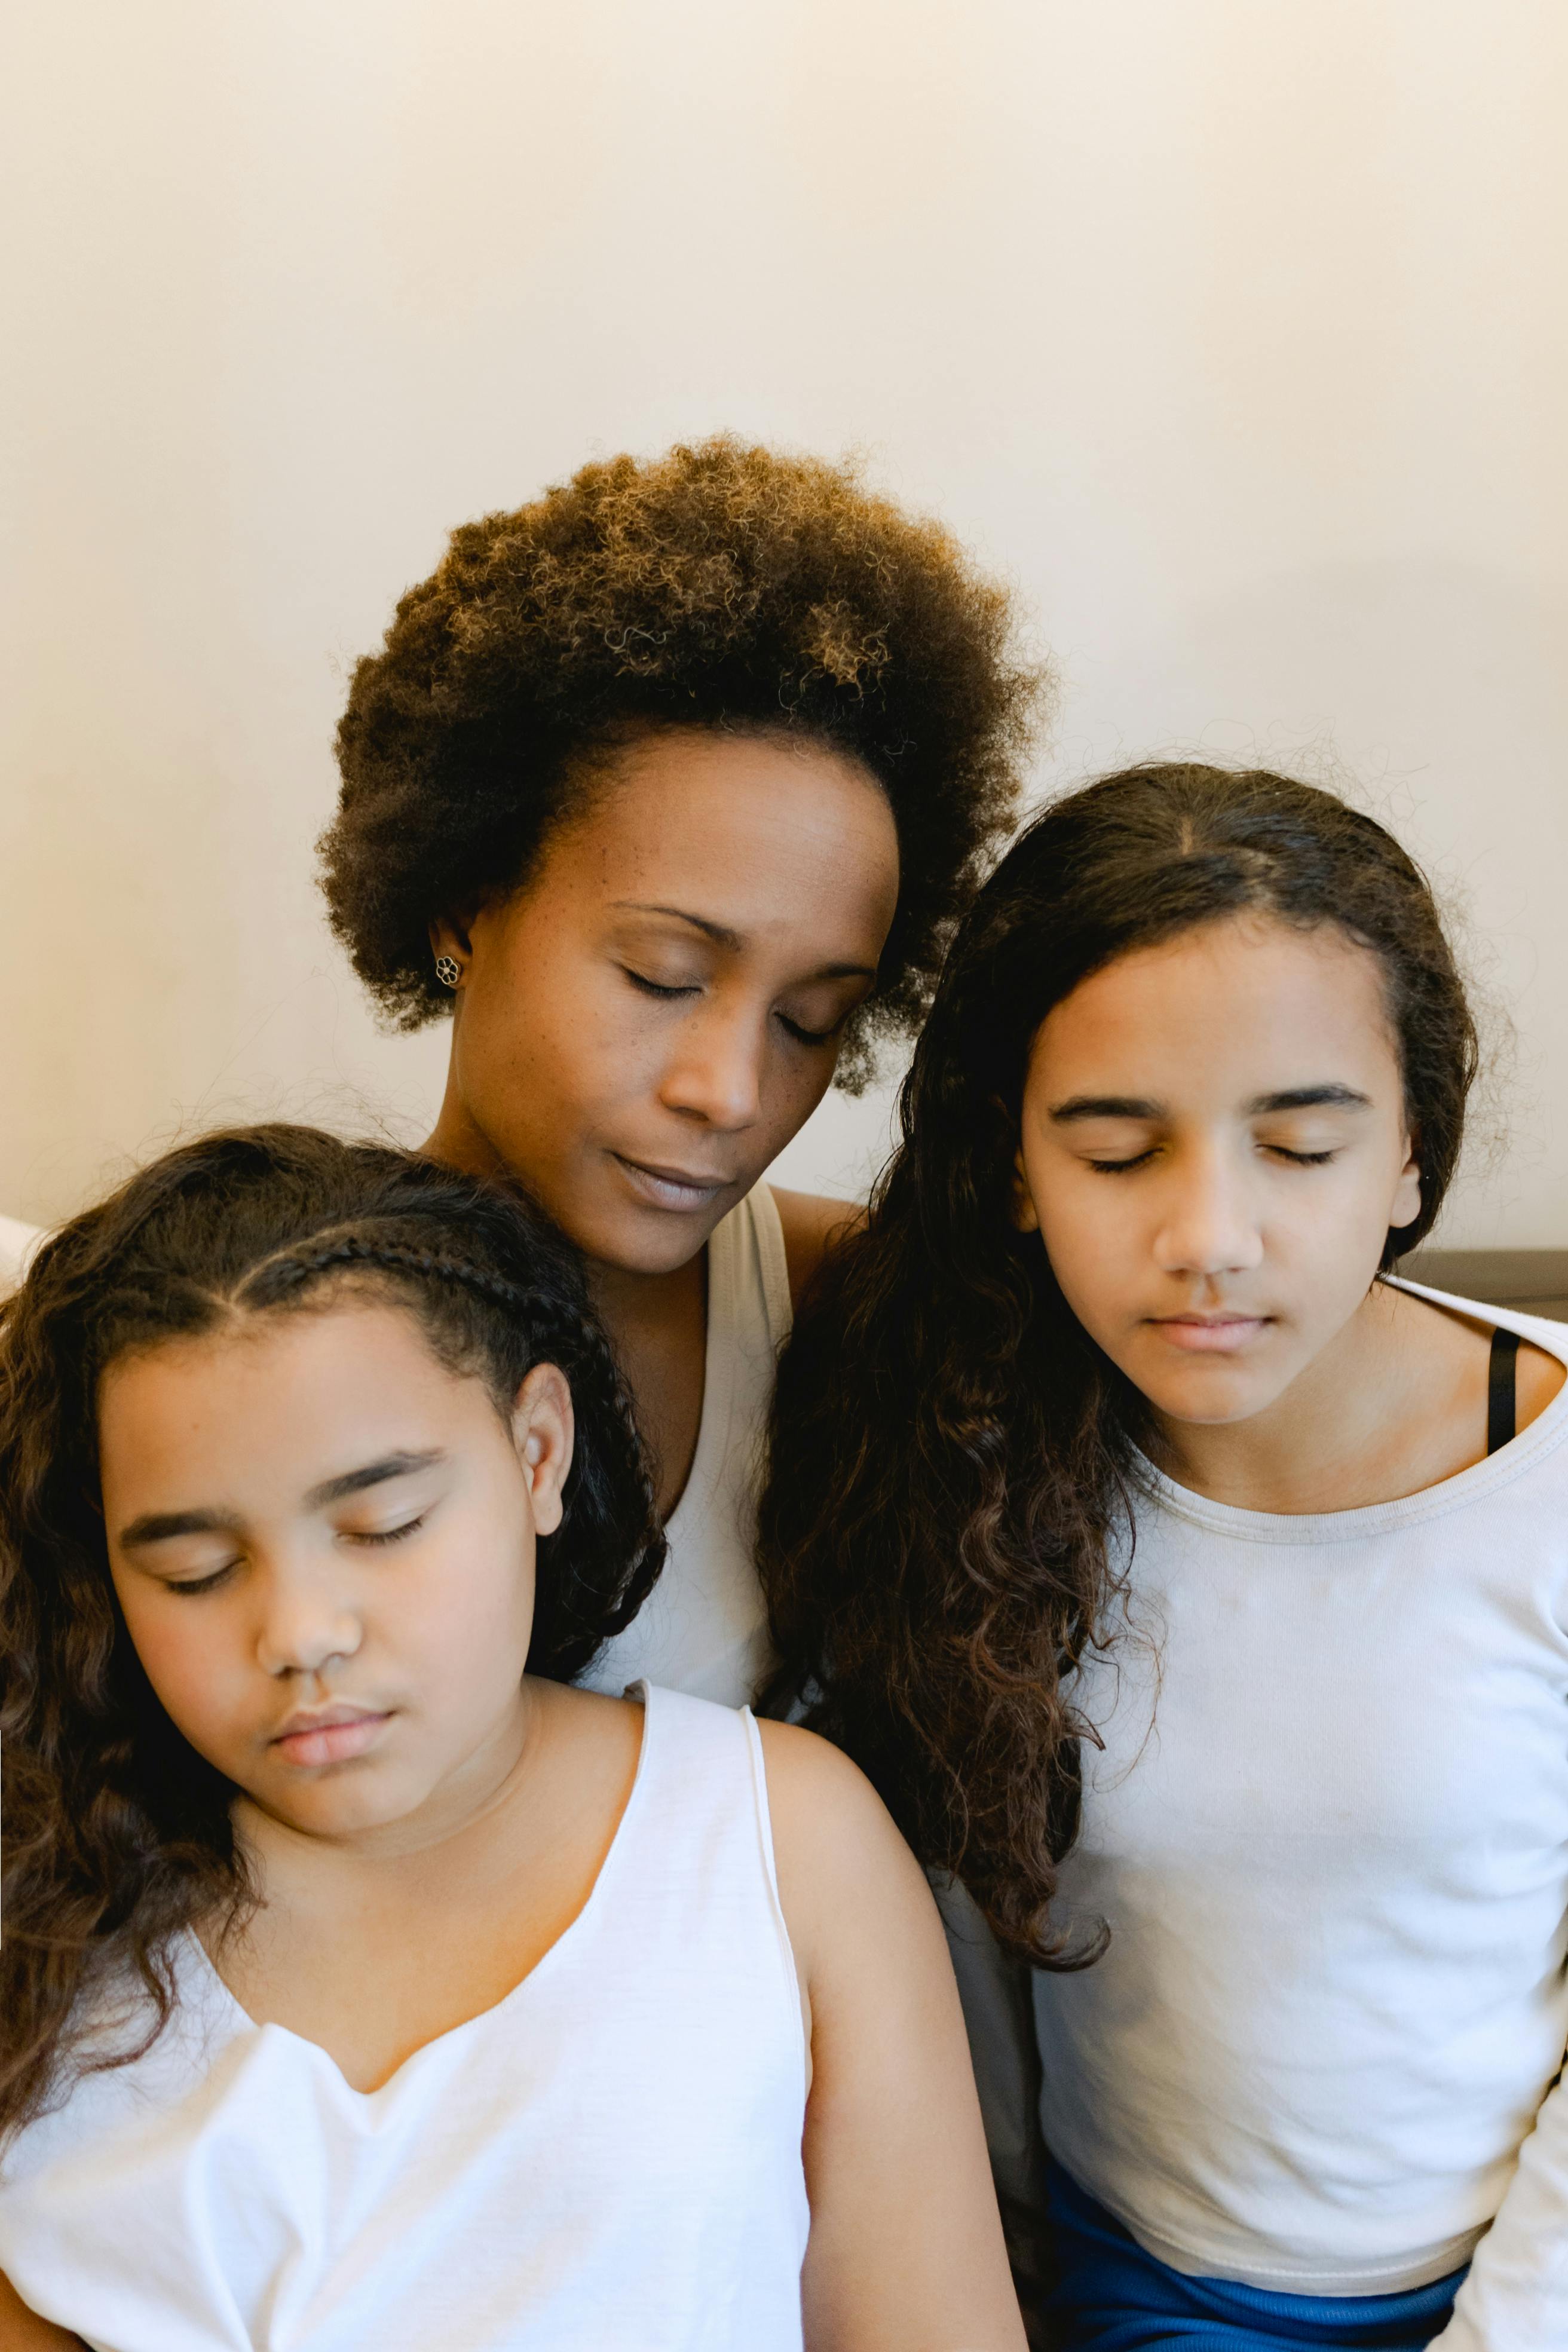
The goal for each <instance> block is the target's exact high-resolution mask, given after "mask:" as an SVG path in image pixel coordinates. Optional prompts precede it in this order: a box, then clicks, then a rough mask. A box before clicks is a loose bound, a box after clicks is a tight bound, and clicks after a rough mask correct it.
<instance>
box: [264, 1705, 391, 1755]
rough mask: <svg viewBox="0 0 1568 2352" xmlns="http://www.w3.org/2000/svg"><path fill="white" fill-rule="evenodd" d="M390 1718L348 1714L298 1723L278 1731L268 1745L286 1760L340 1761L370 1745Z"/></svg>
mask: <svg viewBox="0 0 1568 2352" xmlns="http://www.w3.org/2000/svg"><path fill="white" fill-rule="evenodd" d="M391 1720H392V1717H391V1716H390V1715H352V1716H348V1717H344V1718H343V1719H342V1720H340V1721H339V1722H336V1723H306V1724H301V1725H300V1727H299V1728H298V1729H297V1730H295V1731H284V1732H280V1733H279V1736H278V1737H277V1738H275V1739H274V1740H273V1742H272V1746H273V1748H274V1750H275V1751H276V1752H277V1754H278V1755H279V1756H281V1757H282V1758H283V1759H285V1761H286V1762H288V1763H289V1764H307V1765H308V1764H342V1762H343V1761H344V1760H345V1759H347V1758H348V1757H351V1756H363V1754H364V1752H365V1750H366V1748H372V1747H374V1744H375V1741H376V1738H377V1737H378V1736H379V1734H380V1732H381V1729H382V1727H383V1726H384V1724H388V1723H390V1722H391Z"/></svg>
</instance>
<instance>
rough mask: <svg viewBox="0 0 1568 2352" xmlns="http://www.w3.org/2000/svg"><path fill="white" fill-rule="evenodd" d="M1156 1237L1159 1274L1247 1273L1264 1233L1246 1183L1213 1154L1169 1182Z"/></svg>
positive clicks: (1257, 1258)
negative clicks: (1163, 1212)
mask: <svg viewBox="0 0 1568 2352" xmlns="http://www.w3.org/2000/svg"><path fill="white" fill-rule="evenodd" d="M1164 1209H1165V1214H1164V1217H1163V1222H1162V1223H1161V1225H1160V1228H1159V1231H1158V1233H1157V1234H1156V1235H1155V1241H1154V1259H1155V1263H1156V1264H1157V1265H1158V1266H1159V1267H1160V1270H1161V1272H1162V1273H1163V1274H1184V1275H1198V1276H1205V1277H1206V1276H1217V1275H1225V1274H1247V1273H1250V1272H1251V1271H1252V1270H1253V1268H1254V1267H1256V1266H1258V1265H1260V1264H1261V1263H1262V1259H1263V1234H1262V1231H1261V1228H1260V1226H1259V1223H1258V1218H1257V1216H1256V1214H1255V1213H1254V1209H1253V1204H1252V1202H1251V1199H1250V1197H1249V1194H1248V1190H1247V1185H1246V1184H1245V1183H1244V1182H1243V1181H1241V1179H1240V1176H1239V1174H1238V1173H1237V1171H1233V1170H1231V1169H1230V1168H1229V1167H1228V1166H1227V1165H1226V1163H1225V1161H1224V1160H1223V1159H1222V1158H1220V1157H1219V1156H1218V1155H1217V1154H1216V1155H1214V1156H1209V1155H1205V1157H1204V1159H1203V1160H1201V1161H1200V1162H1198V1163H1197V1164H1196V1165H1194V1166H1191V1167H1189V1168H1187V1169H1185V1170H1184V1171H1181V1172H1180V1173H1179V1174H1177V1175H1175V1176H1174V1178H1173V1185H1172V1190H1171V1192H1170V1194H1169V1195H1168V1196H1167V1198H1166V1201H1165V1202H1164Z"/></svg>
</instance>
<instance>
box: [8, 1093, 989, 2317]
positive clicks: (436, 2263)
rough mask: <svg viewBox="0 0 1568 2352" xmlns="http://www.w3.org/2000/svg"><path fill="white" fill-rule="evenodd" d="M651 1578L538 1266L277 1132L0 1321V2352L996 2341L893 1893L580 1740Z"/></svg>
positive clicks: (614, 1711)
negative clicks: (596, 1664)
mask: <svg viewBox="0 0 1568 2352" xmlns="http://www.w3.org/2000/svg"><path fill="white" fill-rule="evenodd" d="M661 1552H662V1541H661V1538H660V1537H659V1535H658V1523H657V1519H656V1517H655V1513H654V1508H653V1498H652V1495H651V1492H650V1490H649V1486H648V1482H647V1475H646V1472H645V1470H644V1466H643V1462H642V1457H641V1454H640V1451H639V1448H638V1444H637V1437H636V1434H635V1432H634V1429H633V1426H632V1423H631V1419H630V1414H629V1412H628V1409H627V1406H626V1399H625V1395H624V1392H623V1391H622V1389H621V1386H620V1383H619V1380H618V1376H617V1374H616V1370H615V1367H614V1364H613V1360H612V1359H611V1357H610V1354H609V1351H608V1349H607V1348H606V1346H605V1340H604V1338H603V1336H602V1334H601V1332H600V1331H599V1328H598V1327H597V1324H596V1322H595V1318H594V1317H593V1315H592V1312H591V1310H590V1309H589V1307H588V1305H587V1301H586V1298H585V1296H584V1287H583V1284H582V1279H581V1276H580V1273H579V1270H578V1267H577V1265H576V1261H575V1258H574V1254H573V1253H572V1252H571V1250H570V1249H569V1248H568V1247H567V1246H566V1245H565V1244H563V1242H562V1241H561V1239H560V1237H559V1236H558V1235H556V1234H554V1233H552V1231H551V1230H550V1229H549V1228H548V1227H547V1226H546V1225H545V1224H544V1223H542V1221H541V1220H540V1219H539V1218H538V1217H537V1216H536V1215H535V1214H534V1213H531V1211H529V1210H527V1209H525V1208H524V1207H523V1206H522V1205H521V1203H520V1202H518V1201H517V1200H516V1199H515V1198H513V1197H510V1196H508V1195H505V1194H502V1193H501V1192H492V1191H490V1190H489V1189H488V1188H487V1187H485V1186H483V1185H480V1184H478V1183H476V1182H474V1181H471V1180H470V1179H468V1178H466V1177H462V1176H459V1175H457V1174H454V1173H452V1172H450V1171H447V1170H444V1169H439V1168H437V1167H435V1166H433V1165H432V1164H430V1163H429V1162H426V1161H418V1160H407V1159H405V1157H404V1156H403V1155H401V1154H399V1153H394V1152H387V1151H383V1150H374V1149H370V1148H367V1147H356V1146H353V1145H347V1144H342V1143H338V1142H335V1141H333V1140H331V1139H329V1138H327V1137H324V1136H320V1135H315V1134H313V1133H311V1132H310V1130H308V1129H288V1128H271V1129H250V1130H245V1131H240V1132H237V1133H234V1134H229V1135H226V1136H217V1137H214V1138H211V1139H208V1140H207V1141H205V1142H204V1143H199V1144H195V1145H192V1146H191V1147H189V1148H188V1149H186V1150H183V1151H179V1152H176V1153H174V1154H173V1155H172V1156H171V1157H169V1158H168V1159H166V1160H163V1161H161V1162H159V1163H158V1164H157V1165H156V1166H154V1167H153V1168H151V1169H148V1170H147V1171H144V1172H143V1173H142V1174H141V1175H139V1176H138V1177H136V1178H134V1179H133V1180H132V1182H131V1183H130V1184H129V1185H128V1186H127V1187H126V1188H125V1189H124V1190H123V1191H122V1192H121V1193H119V1194H118V1195H117V1196H116V1197H115V1198H114V1199H113V1200H111V1201H110V1202H107V1203H105V1204H104V1206H103V1207H101V1208H100V1209H97V1210H94V1211H92V1212H90V1213H88V1214H87V1215H85V1216H82V1217H80V1218H79V1219H77V1220H76V1221H75V1223H72V1224H70V1225H68V1227H66V1229H65V1230H64V1231H63V1232H62V1233H61V1234H58V1235H57V1236H56V1237H55V1238H54V1239H53V1240H52V1241H51V1242H49V1243H47V1244H46V1245H45V1246H44V1248H43V1250H42V1251H41V1253H40V1254H39V1255H38V1257H37V1261H36V1263H35V1265H34V1266H33V1269H32V1271H31V1273H30V1275H29V1276H28V1278H27V1281H26V1286H25V1287H24V1288H23V1290H22V1292H21V1293H20V1295H19V1296H18V1297H16V1299H14V1300H13V1301H12V1302H11V1303H10V1305H9V1306H8V1307H6V1308H5V1310H4V1321H3V1325H0V1725H3V1728H4V1734H5V1769H6V1791H5V1794H6V1818H5V1886H4V1900H5V1942H4V1946H3V1947H0V2343H3V2344H4V2345H5V2347H6V2352H32V2347H38V2352H44V2347H51V2346H66V2345H71V2344H79V2343H80V2342H83V2341H85V2342H86V2343H87V2344H89V2346H91V2347H95V2352H196V2347H201V2352H216V2347H232V2352H363V2347H366V2346H370V2345H374V2346H377V2347H384V2352H399V2347H407V2352H431V2347H437V2346H453V2347H456V2346H462V2347H464V2352H505V2347H514V2346H515V2347H522V2346H527V2347H529V2352H551V2347H561V2352H582V2347H586V2346H605V2347H611V2346H614V2347H616V2352H622V2347H625V2352H656V2347H658V2352H676V2347H680V2352H688V2347H689V2352H699V2347H703V2352H706V2348H707V2347H712V2352H731V2347H732V2352H773V2347H777V2352H786V2347H794V2352H799V2347H802V2346H803V2345H804V2346H807V2347H833V2352H840V2347H843V2352H879V2347H884V2346H889V2345H893V2344H897V2345H899V2346H900V2347H904V2346H909V2347H925V2352H960V2347H963V2348H964V2352H971V2347H995V2352H1013V2347H1017V2346H1018V2345H1020V2344H1021V2340H1022V2339H1021V2336H1020V2332H1019V2327H1018V2321H1017V2314H1016V2305H1015V2304H1014V2302H1013V2298H1012V2294H1011V2291H1010V2289H1009V2287H1008V2284H1007V2277H1006V2267H1005V2260H1004V2257H1003V2253H1002V2245H1001V2233H1000V2231H999V2229H998V2227H997V2222H996V2217H995V2210H994V2204H993V2202H992V2199H991V2193H990V2188H989V2183H988V2181H987V2179H986V2178H985V2165H984V2142H983V2139H982V2136H981V2129H980V2119H979V2115H978V2112H977V2109H976V2106H975V2102H974V2095H973V2084H972V2083H971V2081H970V2079H969V2074H968V2068H967V2063H966V2058H965V2053H964V2049H963V2027H962V2022H961V2020H960V2016H959V2011H958V2004H957V2000H956V1996H955V1995H954V1992H953V1990H952V1977H951V1973H950V1971H949V1969H948V1967H947V1962H946V1958H945V1953H944V1949H943V1946H942V1934H941V1929H940V1927H939V1926H938V1923H937V1918H936V1914H935V1910H934V1908H933V1906H932V1905H931V1898H930V1895H929V1894H928V1892H927V1889H926V1886H925V1884H924V1882H923V1880H922V1879H921V1875H920V1873H919V1871H918V1870H917V1869H916V1867H915V1865H914V1864H913V1862H912V1861H911V1860H910V1856H909V1854H908V1853H907V1851H906V1850H905V1849H904V1847H903V1846H902V1844H901V1843H900V1841H899V1839H898V1838H897V1836H896V1834H895V1833H894V1832H893V1830H892V1828H891V1826H890V1824H889V1822H888V1821H887V1818H886V1816H885V1814H883V1813H882V1811H881V1809H880V1808H879V1806H878V1804H877V1802H876V1801H875V1799H874V1798H873V1797H872V1796H871V1795H870V1792H869V1790H867V1789H866V1787H865V1785H864V1783H863V1782H862V1781H861V1780H859V1777H858V1775H857V1774H856V1773H855V1772H854V1771H853V1769H852V1768H850V1767H849V1766H848V1765H847V1764H846V1763H845V1762H844V1760H843V1759H841V1758H838V1757H836V1756H835V1755H834V1753H833V1751H832V1750H831V1749H829V1748H826V1747H824V1746H823V1744H822V1743H821V1742H819V1741H816V1740H815V1739H813V1738H811V1737H810V1735H809V1734H807V1733H805V1732H802V1731H796V1730H794V1729H791V1728H789V1727H784V1726H775V1725H768V1726H766V1727H762V1728H761V1729H760V1730H759V1727H758V1726H757V1725H756V1724H755V1722H754V1721H753V1720H752V1718H751V1717H750V1716H749V1715H748V1714H746V1713H744V1712H743V1711H742V1712H737V1711H735V1710H733V1709H731V1708H727V1707H720V1706H713V1705H711V1704H710V1703H708V1702H706V1701H703V1700H700V1699H695V1698H691V1697H689V1696H683V1695H679V1694H675V1693H671V1692H668V1691H662V1690H654V1689H651V1688H649V1687H648V1686H647V1685H646V1684H645V1685H642V1686H641V1687H640V1689H639V1690H638V1692H637V1694H636V1703H635V1704H634V1703H630V1702H628V1701H626V1700H622V1699H619V1698H614V1699H612V1698H607V1697H602V1696H597V1695H595V1694H593V1693H591V1692H586V1691H582V1690H577V1689H574V1688H573V1687H571V1678H572V1677H573V1676H574V1675H577V1674H579V1673H580V1672H581V1669H582V1668H583V1667H584V1665H585V1664H588V1663H589V1662H590V1661H591V1660H592V1658H593V1656H594V1654H595V1651H596V1650H597V1648H598V1647H599V1645H600V1644H601V1643H603V1642H604V1640H605V1638H606V1637H607V1636H610V1635H613V1634H614V1633H616V1631H618V1630H619V1629H620V1628H621V1627H622V1626H624V1625H625V1623H626V1622H627V1620H628V1618H629V1617H630V1616H631V1615H632V1613H633V1612H634V1611H635V1610H636V1608H637V1603H638V1601H640V1599H641V1598H642V1596H643V1594H644V1593H645V1592H646V1591H647V1588H648V1585H649V1583H650V1582H651V1580H652V1579H653V1577H654V1576H655V1575H656V1573H657V1571H658V1565H659V1560H660V1557H661Z"/></svg>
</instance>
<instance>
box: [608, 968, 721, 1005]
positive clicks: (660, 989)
mask: <svg viewBox="0 0 1568 2352" xmlns="http://www.w3.org/2000/svg"><path fill="white" fill-rule="evenodd" d="M621 970H622V971H624V972H625V974H626V978H627V979H628V980H629V981H630V982H631V984H632V986H633V987H634V988H636V989H640V990H641V992H642V993H643V994H644V995H645V996H662V997H665V998H667V999H668V998H671V997H677V996H696V995H697V994H699V993H700V989H701V982H700V981H695V980H681V981H669V980H650V979H649V977H648V975H647V972H646V971H636V970H635V969H634V968H633V966H632V965H631V964H629V963H624V964H622V966H621Z"/></svg>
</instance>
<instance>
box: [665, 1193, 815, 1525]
mask: <svg viewBox="0 0 1568 2352" xmlns="http://www.w3.org/2000/svg"><path fill="white" fill-rule="evenodd" d="M760 1192H765V1193H766V1194H767V1209H768V1212H769V1213H771V1214H772V1215H773V1218H774V1219H775V1220H776V1219H777V1216H778V1210H777V1208H776V1206H775V1205H774V1202H773V1191H772V1188H771V1187H770V1185H769V1184H768V1181H767V1179H766V1178H765V1177H759V1178H758V1179H757V1181H756V1182H755V1183H754V1184H753V1185H752V1189H751V1191H750V1192H743V1193H742V1196H741V1198H740V1199H739V1200H738V1201H737V1202H736V1203H735V1205H734V1207H733V1208H732V1209H731V1210H728V1211H727V1212H726V1213H725V1214H724V1215H723V1216H722V1217H721V1218H720V1220H719V1223H717V1224H716V1225H715V1226H714V1228H713V1231H712V1232H711V1233H710V1234H709V1236H708V1240H707V1244H706V1248H707V1252H708V1330H707V1336H706V1338H705V1339H704V1342H703V1349H702V1416H701V1419H700V1421H699V1422H698V1424H697V1447H696V1451H695V1452H694V1453H693V1454H692V1456H691V1467H690V1469H689V1471H688V1472H687V1474H686V1484H685V1486H682V1488H681V1490H680V1492H679V1495H678V1496H676V1500H675V1507H674V1509H673V1510H672V1511H671V1512H670V1514H669V1517H668V1518H667V1519H666V1521H665V1523H664V1532H665V1535H666V1536H667V1538H668V1539H669V1540H670V1541H671V1542H675V1541H678V1540H679V1538H681V1537H683V1536H684V1535H685V1533H686V1531H687V1530H686V1521H687V1519H688V1518H694V1517H696V1516H697V1514H698V1513H699V1512H700V1511H701V1510H703V1509H704V1508H705V1507H706V1505H707V1502H708V1500H709V1498H710V1496H711V1495H712V1492H713V1489H714V1488H715V1487H716V1486H717V1485H718V1483H719V1478H720V1474H721V1471H722V1469H723V1466H724V1460H725V1456H726V1455H727V1454H728V1453H729V1451H730V1434H731V1429H732V1427H733V1425H734V1416H735V1405H736V1401H737V1398H738V1396H739V1393H740V1387H741V1383H740V1381H738V1380H736V1379H734V1378H732V1377H730V1376H728V1367H727V1364H726V1361H725V1360H726V1358H727V1357H728V1356H729V1355H730V1353H731V1351H732V1350H733V1349H734V1348H735V1346H736V1344H737V1326H738V1322H739V1318H738V1316H737V1314H736V1311H735V1309H736V1299H735V1294H736V1290H737V1287H738V1277H739V1271H740V1269H739V1265H738V1258H739V1254H740V1252H741V1251H742V1249H743V1248H744V1247H745V1246H746V1245H747V1244H749V1243H751V1242H752V1241H753V1240H755V1242H756V1244H757V1250H758V1255H759V1257H760V1258H761V1259H762V1260H763V1265H762V1268H761V1271H762V1283H763V1310H764V1313H766V1315H767V1319H768V1328H769V1331H770V1333H771V1332H772V1329H773V1313H772V1303H771V1301H770V1300H769V1298H768V1295H767V1288H768V1284H767V1265H766V1255H767V1253H766V1250H765V1247H764V1244H763V1235H762V1234H761V1232H760V1231H759V1230H758V1226H757V1219H758V1215H759V1209H758V1204H757V1195H758V1194H759V1193H760ZM783 1247H784V1242H783V1235H782V1232H781V1234H780V1239H779V1248H780V1251H781V1253H782V1250H783ZM785 1280H786V1283H787V1280H788V1276H787V1275H786V1276H785ZM785 1296H786V1297H787V1296H788V1292H787V1290H786V1292H785ZM720 1297H721V1298H722V1302H723V1303H722V1311H721V1312H716V1311H715V1308H716V1302H717V1300H718V1299H719V1298H720ZM786 1330H787V1326H786ZM716 1399H717V1400H719V1401H720V1402H719V1409H718V1411H717V1412H715V1411H711V1410H710V1407H711V1406H712V1404H713V1402H714V1401H715V1400H716ZM721 1424H722V1425H721Z"/></svg>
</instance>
